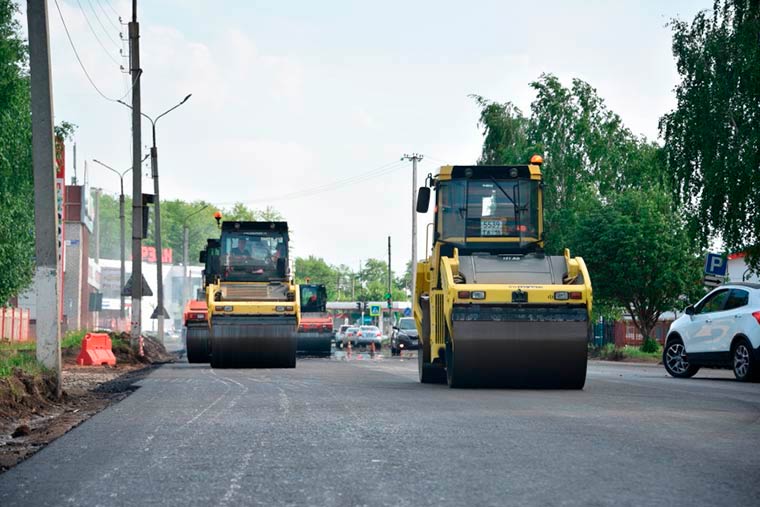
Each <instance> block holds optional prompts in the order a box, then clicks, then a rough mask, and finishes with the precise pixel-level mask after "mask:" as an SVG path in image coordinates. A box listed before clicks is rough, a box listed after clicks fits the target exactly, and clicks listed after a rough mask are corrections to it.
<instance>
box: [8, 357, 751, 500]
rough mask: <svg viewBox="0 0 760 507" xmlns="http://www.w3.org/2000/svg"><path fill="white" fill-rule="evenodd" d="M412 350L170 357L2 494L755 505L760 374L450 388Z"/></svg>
mask: <svg viewBox="0 0 760 507" xmlns="http://www.w3.org/2000/svg"><path fill="white" fill-rule="evenodd" d="M416 376H417V372H416V360H415V359H411V360H410V359H406V360H399V359H396V358H394V359H381V360H372V361H370V360H366V359H365V360H358V359H353V360H351V361H347V360H345V359H331V360H328V359H303V360H299V362H298V367H297V368H296V369H295V370H216V371H214V370H211V369H209V368H208V367H204V366H200V365H188V364H170V365H165V366H163V367H161V368H159V369H157V370H156V371H155V372H153V373H152V374H151V375H150V376H149V377H147V378H146V379H145V380H143V381H142V382H141V383H140V384H139V385H140V388H139V389H138V390H137V391H136V392H135V393H134V394H133V395H131V396H130V397H129V398H127V399H126V400H124V401H122V402H121V403H119V404H117V405H114V406H112V407H110V408H109V409H107V410H105V411H104V412H102V413H100V414H99V415H97V416H95V417H93V418H92V419H90V420H89V421H87V422H86V423H84V424H83V425H81V426H80V427H78V428H76V429H74V430H73V431H71V432H70V433H68V434H67V435H65V436H64V437H62V438H61V439H59V440H58V441H56V442H54V443H53V444H51V445H50V446H48V447H47V448H45V449H43V450H42V451H40V452H39V453H37V454H36V455H35V456H33V457H32V458H31V459H29V460H28V461H26V462H24V463H22V464H20V465H19V466H18V467H16V468H15V469H13V470H11V471H9V472H7V473H5V474H3V475H0V505H2V506H4V507H10V506H13V505H35V506H37V505H57V506H58V505H126V504H132V505H162V506H169V505H182V506H184V505H286V504H292V505H414V506H417V505H613V504H614V505H617V506H620V505H647V506H650V505H689V506H696V505H710V506H714V505H753V506H754V505H757V504H758V498H760V455H759V454H760V424H759V423H760V384H754V385H751V384H750V385H748V384H740V383H737V382H735V381H733V380H731V375H730V374H729V373H728V372H722V371H707V370H703V373H700V375H699V376H698V377H696V378H694V379H691V380H676V379H671V378H669V377H667V376H666V375H665V373H664V371H663V370H662V369H661V367H641V366H625V365H617V364H602V363H591V367H590V370H589V376H588V382H587V384H586V388H585V389H584V390H583V391H579V392H578V391H576V392H573V391H568V392H563V391H526V390H519V391H517V390H477V391H472V390H451V389H448V388H447V387H445V386H431V385H420V384H419V383H417V379H416Z"/></svg>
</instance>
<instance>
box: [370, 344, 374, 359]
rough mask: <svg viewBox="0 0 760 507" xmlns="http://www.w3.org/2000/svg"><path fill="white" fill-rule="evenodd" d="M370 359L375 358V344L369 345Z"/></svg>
mask: <svg viewBox="0 0 760 507" xmlns="http://www.w3.org/2000/svg"><path fill="white" fill-rule="evenodd" d="M369 357H372V358H374V357H375V342H372V343H370V344H369Z"/></svg>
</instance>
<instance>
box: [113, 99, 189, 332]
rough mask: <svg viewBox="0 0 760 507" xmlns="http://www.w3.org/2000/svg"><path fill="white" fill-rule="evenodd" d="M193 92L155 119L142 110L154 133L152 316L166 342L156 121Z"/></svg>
mask: <svg viewBox="0 0 760 507" xmlns="http://www.w3.org/2000/svg"><path fill="white" fill-rule="evenodd" d="M192 95H193V94H192V93H190V94H188V95H187V96H186V97H185V98H184V99H182V101H181V102H180V103H179V104H177V105H175V106H173V107H170V108H169V109H167V110H166V111H164V112H163V113H161V114H159V115H158V116H156V119H155V120H154V119H153V118H151V117H150V116H148V115H147V114H145V113H143V112H140V114H141V115H142V116H144V117H145V118H147V119H148V120H150V124H151V127H152V133H153V146H151V147H150V168H151V176H152V177H153V193H154V201H153V208H154V209H153V211H154V215H155V219H154V225H155V243H156V299H157V302H156V309H155V310H154V311H153V315H151V318H153V319H155V318H158V341H160V342H161V343H163V342H164V318H166V317H168V316H169V314H168V313H166V309H165V308H164V280H163V259H162V254H163V250H162V248H161V199H160V197H159V193H158V148H156V123H157V122H158V120H160V119H161V118H162V117H164V116H166V115H167V114H169V113H171V112H172V111H174V110H175V109H177V108H178V107H179V106H181V105H182V104H184V103H185V102H187V100H188V99H189V98H190V97H191V96H192ZM119 103H120V104H122V105H124V106H127V107H129V108H130V109H131V106H130V105H129V104H127V103H126V102H123V101H121V100H120V101H119Z"/></svg>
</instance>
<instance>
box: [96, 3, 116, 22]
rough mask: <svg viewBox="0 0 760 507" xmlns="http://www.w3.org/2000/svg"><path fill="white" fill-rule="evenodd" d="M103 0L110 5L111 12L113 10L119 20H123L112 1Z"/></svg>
mask: <svg viewBox="0 0 760 507" xmlns="http://www.w3.org/2000/svg"><path fill="white" fill-rule="evenodd" d="M99 1H100V0H98V2H99ZM103 1H104V2H105V3H106V5H107V6H108V8H109V9H111V12H113V13H114V15H115V16H116V17H117V18H118V19H119V22H121V16H120V15H119V13H118V12H116V9H114V8H113V5H111V2H109V1H108V0H103Z"/></svg>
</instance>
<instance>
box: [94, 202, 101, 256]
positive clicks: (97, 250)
mask: <svg viewBox="0 0 760 507" xmlns="http://www.w3.org/2000/svg"><path fill="white" fill-rule="evenodd" d="M99 263H100V189H99V188H96V189H95V264H99Z"/></svg>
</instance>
